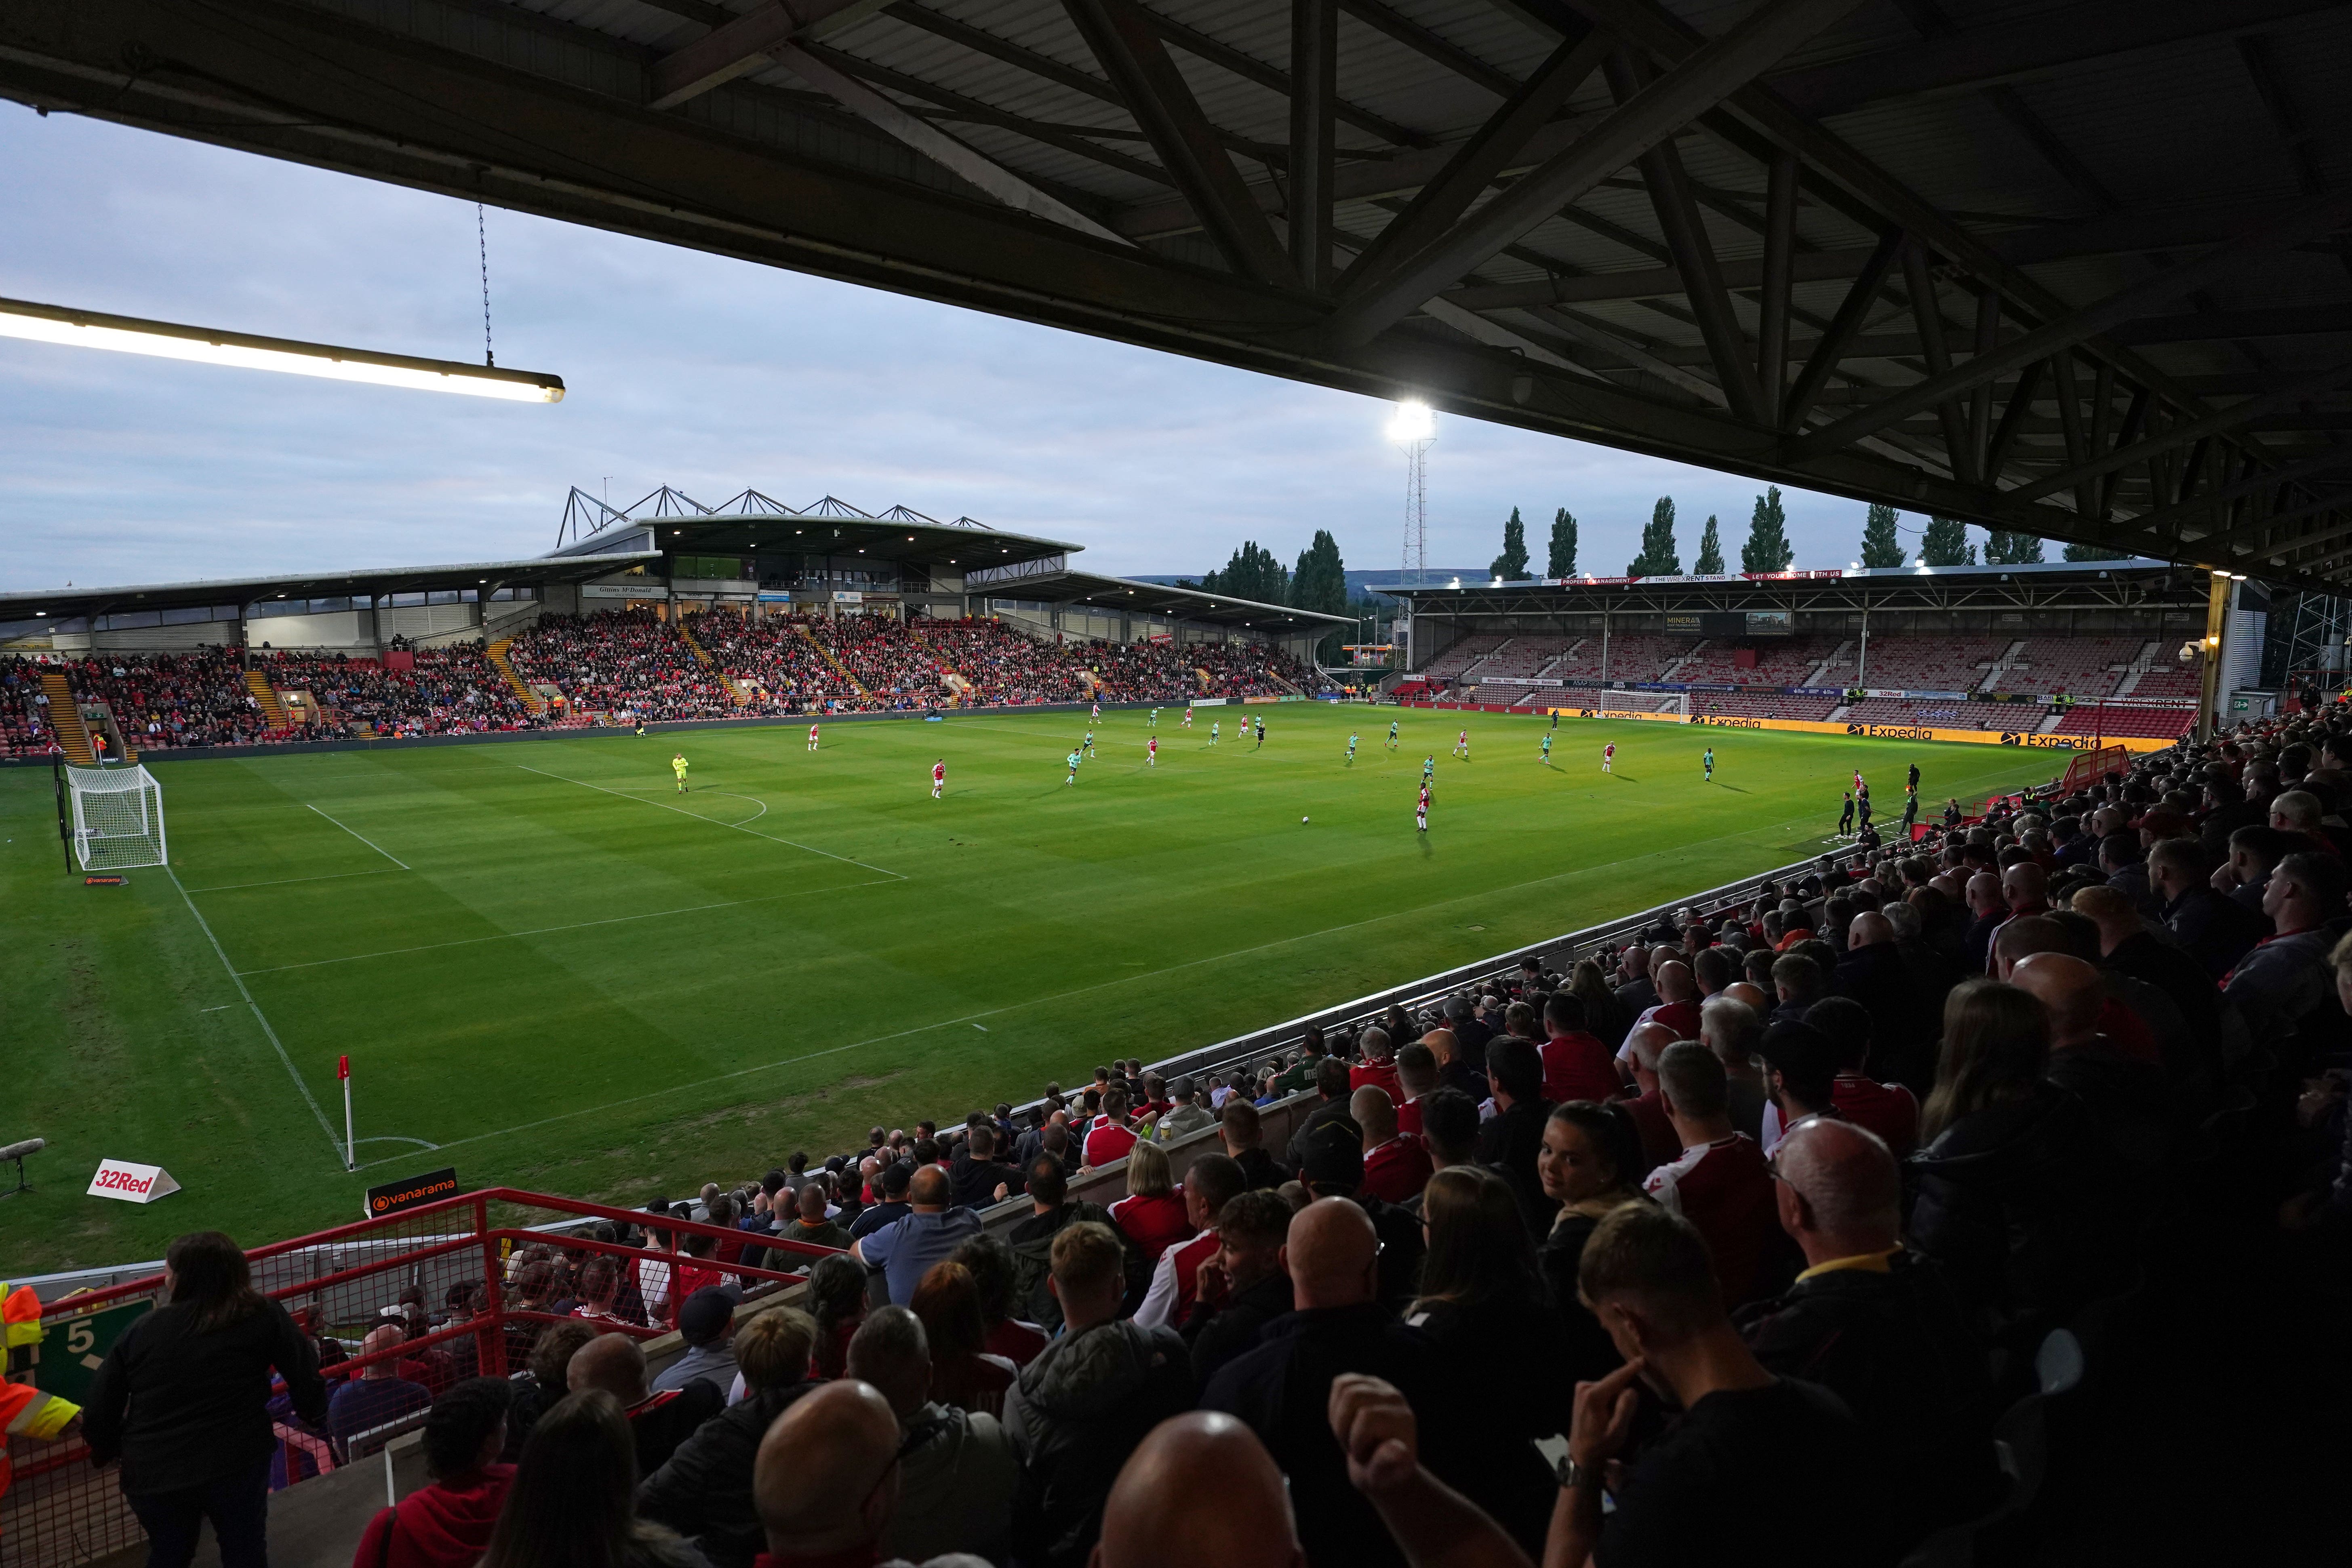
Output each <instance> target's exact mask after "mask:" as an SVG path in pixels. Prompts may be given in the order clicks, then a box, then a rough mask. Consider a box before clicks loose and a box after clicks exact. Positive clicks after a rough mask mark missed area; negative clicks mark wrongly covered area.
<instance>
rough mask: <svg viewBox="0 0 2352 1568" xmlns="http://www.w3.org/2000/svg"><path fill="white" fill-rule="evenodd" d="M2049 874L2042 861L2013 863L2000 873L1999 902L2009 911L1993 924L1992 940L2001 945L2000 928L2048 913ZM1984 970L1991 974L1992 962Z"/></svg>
mask: <svg viewBox="0 0 2352 1568" xmlns="http://www.w3.org/2000/svg"><path fill="white" fill-rule="evenodd" d="M2049 892H2050V877H2049V873H2047V872H2045V871H2043V870H2042V867H2041V864H2040V862H2038V861H2033V860H2017V861H2012V862H2011V864H2010V867H2009V868H2008V869H2007V870H2005V871H2003V872H2002V873H2001V874H2000V902H2001V907H2002V909H2003V910H2005V911H2006V912H2005V914H2004V915H2003V917H2002V918H2001V919H2000V921H1997V922H1995V924H1994V925H1993V928H1992V935H1991V939H1990V940H1991V941H1993V942H1999V941H2000V931H2001V927H2002V926H2005V925H2007V924H2009V923H2010V921H2021V920H2025V919H2027V918H2029V917H2031V916H2033V915H2040V914H2047V913H2049V912H2050V899H2049ZM1984 969H1985V973H1991V972H1992V965H1991V963H1990V962H1988V963H1986V964H1985V965H1984Z"/></svg>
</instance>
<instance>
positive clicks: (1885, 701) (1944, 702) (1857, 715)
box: [1845, 697, 2049, 730]
mask: <svg viewBox="0 0 2352 1568" xmlns="http://www.w3.org/2000/svg"><path fill="white" fill-rule="evenodd" d="M2048 717H2049V710H2047V709H2045V708H2042V706H2041V705H2039V704H2038V703H2032V702H1956V701H1953V700H1949V699H1946V698H1935V697H1925V698H1911V697H1866V698H1864V699H1863V700H1861V701H1859V702H1857V703H1854V704H1853V706H1852V707H1850V708H1848V709H1847V710H1845V719H1846V722H1848V723H1850V724H1920V725H1926V726H1927V727H1929V728H1931V729H1932V728H1936V727H1938V726H1940V727H1941V728H1943V729H1947V730H2039V729H2041V728H2042V721H2043V720H2044V719H2046V718H2048Z"/></svg>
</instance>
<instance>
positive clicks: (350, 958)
mask: <svg viewBox="0 0 2352 1568" xmlns="http://www.w3.org/2000/svg"><path fill="white" fill-rule="evenodd" d="M866 869H867V870H869V871H878V870H880V869H881V867H879V866H869V867H866ZM892 875H893V876H896V875H897V873H895V872H893V873H892ZM898 880H900V881H902V882H903V881H905V880H906V879H905V878H904V877H900V878H898ZM887 886H889V884H888V883H887V882H886V881H884V880H882V879H878V878H877V879H875V880H873V881H870V882H845V883H843V884H842V885H841V886H840V887H837V888H802V889H797V890H795V891H793V892H789V893H766V894H762V895H761V897H759V898H756V899H722V900H719V902H718V903H715V904H688V906H686V908H684V909H681V910H650V911H648V912H646V913H645V914H641V915H612V916H609V917H607V918H605V919H604V920H600V921H580V922H579V923H577V924H575V925H564V926H533V927H532V928H530V930H529V931H493V932H491V933H490V934H489V935H488V936H461V937H459V938H457V940H456V941H454V942H426V943H425V944H424V945H423V946H421V947H388V948H385V949H384V950H383V952H352V953H345V954H344V955H343V956H341V958H312V959H306V960H304V961H303V962H302V963H275V964H271V965H270V966H269V967H268V968H266V969H240V970H236V971H234V972H233V973H238V974H283V973H286V972H287V971H288V970H289V969H320V968H324V967H325V966H326V965H328V964H331V963H366V962H367V961H368V960H370V959H372V958H399V957H401V956H403V955H404V954H407V953H412V952H438V951H439V950H441V949H442V948H445V947H472V946H474V945H476V944H477V943H479V942H513V941H516V940H517V939H519V938H521V937H526V936H547V935H550V934H551V933H553V932H555V931H586V930H588V929H589V928H590V927H592V926H612V925H625V924H627V923H628V922H629V921H657V920H662V919H665V918H667V917H668V916H670V915H696V914H702V913H704V912H706V911H708V910H732V909H740V908H741V907H743V906H744V905H746V904H772V903H778V902H781V901H782V900H785V899H806V898H814V897H815V896H816V895H818V894H820V893H845V892H847V891H849V890H850V889H852V888H883V887H887ZM223 962H224V963H226V959H224V960H223Z"/></svg>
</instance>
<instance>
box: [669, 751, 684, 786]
mask: <svg viewBox="0 0 2352 1568" xmlns="http://www.w3.org/2000/svg"><path fill="white" fill-rule="evenodd" d="M669 771H670V772H672V773H676V774H677V793H678V794H680V795H684V794H685V793H686V753H685V752H679V753H678V754H677V755H676V756H674V757H672V758H671V759H670V760H669Z"/></svg>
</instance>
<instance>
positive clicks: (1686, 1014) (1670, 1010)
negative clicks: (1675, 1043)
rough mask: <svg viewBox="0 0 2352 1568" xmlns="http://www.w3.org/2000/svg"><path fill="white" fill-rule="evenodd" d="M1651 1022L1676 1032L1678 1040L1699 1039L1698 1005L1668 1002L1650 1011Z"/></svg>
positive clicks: (1694, 1003)
mask: <svg viewBox="0 0 2352 1568" xmlns="http://www.w3.org/2000/svg"><path fill="white" fill-rule="evenodd" d="M1650 1022H1651V1023H1653V1024H1664V1026H1666V1027H1667V1028H1669V1029H1672V1030H1673V1031H1674V1032H1675V1039H1677V1040H1696V1039H1697V1038H1698V1004H1697V1003H1696V1002H1668V1003H1666V1004H1664V1005H1662V1006H1657V1007H1653V1008H1651V1009H1650Z"/></svg>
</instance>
